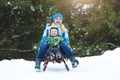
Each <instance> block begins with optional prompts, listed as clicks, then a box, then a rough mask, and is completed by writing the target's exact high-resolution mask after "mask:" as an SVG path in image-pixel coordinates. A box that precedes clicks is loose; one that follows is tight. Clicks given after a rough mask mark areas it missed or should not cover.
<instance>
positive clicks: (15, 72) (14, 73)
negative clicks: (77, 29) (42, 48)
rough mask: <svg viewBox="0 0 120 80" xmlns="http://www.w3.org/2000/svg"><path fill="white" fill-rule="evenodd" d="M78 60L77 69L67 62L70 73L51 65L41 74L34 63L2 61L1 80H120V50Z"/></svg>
mask: <svg viewBox="0 0 120 80" xmlns="http://www.w3.org/2000/svg"><path fill="white" fill-rule="evenodd" d="M76 58H77V59H78V60H79V66H78V67H77V68H72V66H71V63H70V61H69V60H68V61H66V63H67V64H68V66H69V68H70V71H67V70H66V68H65V66H64V64H63V63H61V64H58V63H54V64H53V63H49V64H48V67H47V69H46V71H41V72H36V71H35V69H34V66H35V62H34V61H27V60H24V59H12V60H2V61H0V80H120V48H116V49H114V50H107V51H105V52H104V54H103V55H101V56H91V57H82V58H81V57H76ZM42 65H43V62H42ZM42 65H41V67H42Z"/></svg>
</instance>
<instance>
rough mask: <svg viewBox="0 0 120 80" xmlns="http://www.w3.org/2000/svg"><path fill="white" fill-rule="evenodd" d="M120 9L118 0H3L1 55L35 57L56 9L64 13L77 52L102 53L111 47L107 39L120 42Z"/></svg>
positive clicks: (0, 0)
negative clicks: (85, 6) (49, 19)
mask: <svg viewBox="0 0 120 80" xmlns="http://www.w3.org/2000/svg"><path fill="white" fill-rule="evenodd" d="M85 4H86V5H87V6H89V7H87V8H86V9H85V8H84V5H85ZM83 8H84V9H83ZM119 9H120V5H119V0H92V1H90V0H86V1H84V0H81V1H80V0H69V1H68V0H64V1H63V0H46V1H44V0H0V52H1V53H0V58H2V59H4V58H7V59H12V58H25V59H28V57H30V58H31V60H34V58H35V55H36V54H37V50H35V49H33V47H34V45H36V44H37V48H38V46H39V41H40V38H41V36H42V34H43V30H44V29H45V26H46V22H47V19H48V18H51V16H52V15H53V14H55V13H62V14H63V16H64V21H63V23H64V24H65V26H66V27H67V29H68V31H69V37H70V43H71V47H72V48H73V52H74V53H75V55H76V56H81V57H83V56H94V55H101V54H103V52H104V51H105V50H107V49H111V48H110V47H109V45H107V43H113V44H115V45H118V46H119V45H120V37H119V35H120V10H119ZM2 49H5V50H2ZM11 49H12V51H11ZM16 50H17V51H16ZM21 50H23V51H24V50H31V52H29V51H28V52H20V54H19V51H21ZM21 53H25V54H21ZM29 53H30V54H29ZM28 54H29V56H28ZM32 55H33V57H32ZM30 58H29V59H30Z"/></svg>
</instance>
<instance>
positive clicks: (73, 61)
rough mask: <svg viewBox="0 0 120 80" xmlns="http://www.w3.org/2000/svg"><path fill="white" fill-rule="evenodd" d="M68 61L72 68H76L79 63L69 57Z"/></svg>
mask: <svg viewBox="0 0 120 80" xmlns="http://www.w3.org/2000/svg"><path fill="white" fill-rule="evenodd" d="M70 61H71V64H72V67H73V68H76V67H77V66H78V65H79V61H78V60H77V59H75V57H70Z"/></svg>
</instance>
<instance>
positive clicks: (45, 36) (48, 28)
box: [40, 23, 70, 44]
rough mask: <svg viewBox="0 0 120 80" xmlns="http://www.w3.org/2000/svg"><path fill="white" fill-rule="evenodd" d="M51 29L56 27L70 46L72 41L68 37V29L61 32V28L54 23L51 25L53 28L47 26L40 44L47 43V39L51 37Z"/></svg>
mask: <svg viewBox="0 0 120 80" xmlns="http://www.w3.org/2000/svg"><path fill="white" fill-rule="evenodd" d="M51 27H56V28H58V33H59V35H60V36H61V37H63V39H64V41H65V42H66V43H67V44H69V42H70V40H69V37H68V31H67V29H66V28H65V27H64V28H63V29H64V31H61V28H60V25H55V24H54V23H53V24H52V25H51V26H46V28H45V30H44V33H43V35H42V38H41V41H40V43H43V42H45V40H46V38H47V37H48V36H49V35H50V29H51Z"/></svg>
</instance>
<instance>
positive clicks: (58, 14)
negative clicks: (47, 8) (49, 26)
mask: <svg viewBox="0 0 120 80" xmlns="http://www.w3.org/2000/svg"><path fill="white" fill-rule="evenodd" d="M57 17H60V18H61V20H63V15H62V14H60V13H57V14H55V15H53V17H52V20H53V22H54V21H55V19H56V18H57Z"/></svg>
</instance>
